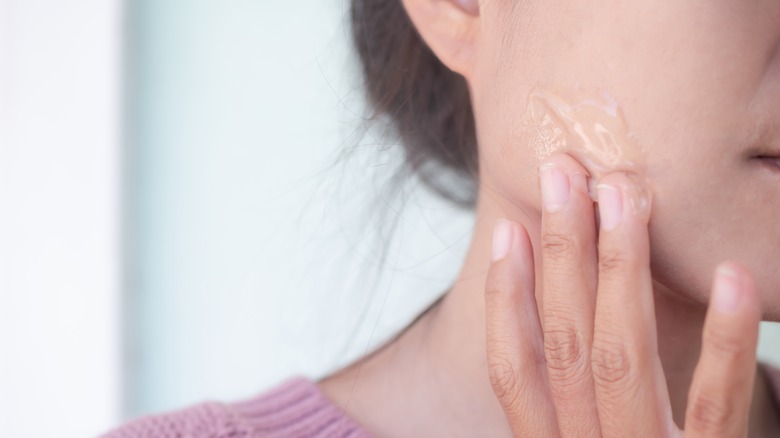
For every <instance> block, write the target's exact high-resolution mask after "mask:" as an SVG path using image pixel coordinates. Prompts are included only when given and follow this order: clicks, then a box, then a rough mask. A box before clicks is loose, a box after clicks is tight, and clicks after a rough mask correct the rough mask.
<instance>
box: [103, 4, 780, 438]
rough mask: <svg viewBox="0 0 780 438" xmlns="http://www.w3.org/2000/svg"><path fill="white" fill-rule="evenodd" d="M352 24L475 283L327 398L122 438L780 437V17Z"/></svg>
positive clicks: (388, 13) (618, 8) (302, 385)
mask: <svg viewBox="0 0 780 438" xmlns="http://www.w3.org/2000/svg"><path fill="white" fill-rule="evenodd" d="M352 6H353V27H354V35H355V41H356V46H357V48H358V52H359V54H360V57H361V61H362V66H363V72H364V76H365V79H366V86H367V90H368V96H369V98H370V102H371V103H372V104H373V106H374V108H375V109H376V111H377V114H378V115H379V116H382V117H388V118H390V119H391V121H392V123H393V124H394V126H395V128H396V130H397V132H398V133H399V135H400V137H401V139H402V141H403V144H404V146H405V148H406V149H407V157H408V161H409V165H410V166H411V167H412V168H413V169H415V170H417V171H418V172H420V175H421V176H422V177H423V178H424V179H425V180H426V181H427V182H428V183H429V184H431V186H432V187H434V188H435V189H436V190H438V191H439V192H441V193H442V194H443V195H445V196H447V197H449V198H451V199H453V201H455V202H460V203H464V204H470V203H472V202H473V201H475V202H473V205H474V208H475V209H476V217H477V221H476V225H475V228H474V235H473V240H472V244H471V247H470V249H469V252H468V255H467V258H466V261H465V263H464V265H463V267H462V269H461V272H460V275H459V276H458V278H457V280H456V282H455V283H454V285H453V287H452V288H451V290H450V291H449V292H448V293H447V294H446V296H445V297H444V298H443V299H442V300H441V301H440V302H438V303H437V304H436V305H435V306H433V307H432V308H431V309H429V311H427V312H426V313H425V314H423V315H422V316H421V317H420V318H418V320H417V321H415V323H414V324H412V326H410V327H409V328H408V329H407V330H406V331H405V332H404V333H402V334H401V335H400V336H399V337H397V338H396V339H395V340H393V341H392V342H390V343H389V344H388V345H386V346H385V347H383V348H382V349H381V350H379V351H378V352H375V353H374V354H373V355H371V356H370V357H367V358H365V359H363V360H361V361H360V362H358V363H355V364H353V365H352V366H350V367H348V368H346V369H344V370H341V371H339V372H338V373H335V374H334V375H332V376H329V377H328V378H326V379H323V380H322V381H320V382H317V383H313V382H309V381H307V380H305V379H294V380H291V381H289V382H287V383H285V384H283V385H281V386H280V387H278V388H277V389H275V390H274V391H272V392H270V393H268V394H265V395H262V396H260V397H258V398H256V399H253V400H249V401H246V402H242V403H238V404H233V405H223V404H204V405H200V406H196V407H193V408H191V409H188V410H185V411H182V412H178V413H173V414H169V415H164V416H158V417H151V418H147V419H142V420H139V421H136V422H134V423H131V424H129V425H128V426H126V427H124V428H121V429H119V430H117V431H115V432H113V433H112V434H109V436H138V435H142V434H144V433H148V434H151V435H154V436H181V435H184V436H226V437H227V436H231V437H232V436H262V437H265V436H269V437H270V436H272V437H282V436H328V437H330V436H336V437H342V436H353V437H355V436H369V435H374V436H388V437H412V436H420V437H436V436H446V437H452V436H469V437H483V436H487V437H502V436H507V437H508V436H541V437H548V436H564V437H585V436H620V437H625V436H652V437H655V436H672V435H682V434H683V433H684V434H685V435H690V436H707V437H732V436H745V435H749V436H780V419H779V417H780V414H779V413H778V411H779V409H778V406H779V404H778V393H780V375H778V374H777V372H776V371H773V370H771V369H770V368H769V367H765V366H758V365H757V364H756V360H755V348H756V342H757V340H756V338H757V330H758V322H759V320H760V319H762V318H763V319H766V320H775V321H777V320H780V291H778V289H777V285H778V284H780V270H778V269H777V260H778V256H779V255H780V222H778V221H776V219H775V218H776V213H777V212H778V211H780V105H778V104H777V103H778V102H780V2H777V1H774V0H755V1H744V0H678V1H666V2H650V1H642V0H634V1H627V2H616V1H612V0H591V1H587V2H586V1H582V0H560V1H556V2H550V1H545V0H527V1H516V0H493V1H488V0H483V1H478V0H404V1H403V2H398V1H396V0H353V1H352ZM453 175H454V176H455V177H456V178H460V181H465V182H466V183H467V185H466V186H465V187H464V186H463V185H456V184H455V183H454V182H453V180H452V178H448V177H449V176H453ZM468 184H471V186H469V185H468ZM469 187H472V188H474V190H469ZM594 201H595V202H596V203H595V204H594ZM651 268H652V271H651ZM651 272H652V274H651ZM683 429H684V432H682V430H683Z"/></svg>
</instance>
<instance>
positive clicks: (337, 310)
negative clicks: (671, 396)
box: [0, 0, 780, 437]
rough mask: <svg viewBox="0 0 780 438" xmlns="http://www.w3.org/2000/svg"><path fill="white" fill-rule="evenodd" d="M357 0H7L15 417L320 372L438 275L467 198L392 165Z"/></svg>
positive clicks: (90, 428) (349, 353)
mask: <svg viewBox="0 0 780 438" xmlns="http://www.w3.org/2000/svg"><path fill="white" fill-rule="evenodd" d="M347 8H348V2H347V1H346V0H316V1H315V0H301V1H298V2H294V3H289V4H287V3H285V2H270V1H267V0H261V1H258V0H254V1H250V0H221V1H217V0H189V1H186V2H185V1H183V0H154V1H152V0H131V1H127V2H121V1H119V0H70V1H68V2H62V1H55V0H0V351H2V356H1V357H0V430H2V431H3V432H2V434H3V436H13V437H27V436H30V437H40V436H58V437H71V436H72V437H84V436H94V435H96V434H98V433H100V432H102V431H105V430H107V429H109V428H111V427H113V426H115V425H116V424H117V423H119V422H120V421H123V420H125V419H127V418H131V417H134V416H137V415H142V414H145V413H149V412H154V411H160V410H170V409H176V408H179V407H183V406H185V405H188V404H192V403H195V402H199V401H203V400H207V399H212V400H225V401H230V400H237V399H240V398H244V397H250V396H253V395H255V394H258V393H260V392H262V391H263V390H264V389H266V388H268V387H270V386H272V385H274V384H275V383H277V382H278V381H279V380H281V379H284V378H286V377H288V376H290V375H293V374H302V375H306V376H309V377H312V378H317V377H319V376H322V375H323V374H325V373H327V372H329V371H331V370H333V369H335V368H337V367H339V366H341V365H343V364H345V363H348V362H350V361H352V360H354V359H355V358H357V357H359V356H361V355H363V354H365V353H366V352H367V351H371V350H372V349H373V348H374V347H375V346H377V345H379V344H381V343H382V342H383V341H384V340H386V339H387V338H388V337H389V336H392V335H393V334H394V333H396V332H397V331H398V330H399V329H400V328H401V327H403V326H405V325H406V324H407V323H408V322H409V321H411V320H412V319H413V318H414V317H415V316H416V315H417V313H419V312H420V311H421V310H422V309H424V308H425V307H427V306H428V305H429V304H430V303H431V302H433V301H434V300H435V299H436V298H438V297H439V296H440V295H441V294H442V293H443V292H444V291H445V290H446V288H447V287H448V286H449V284H450V282H451V281H452V280H453V278H454V276H455V273H456V272H457V270H458V267H459V265H460V263H461V261H462V258H463V255H464V253H465V249H466V247H467V244H468V240H469V238H470V229H471V226H472V220H473V217H472V215H471V214H470V213H468V212H463V211H460V210H458V209H456V208H455V207H453V206H451V205H449V204H447V203H446V202H444V201H441V200H439V199H438V198H436V197H435V196H434V195H432V194H431V193H429V192H427V191H426V190H425V189H424V188H422V187H421V186H420V184H419V181H417V180H415V179H414V178H404V179H398V178H395V176H396V171H397V169H398V165H399V163H400V156H399V154H398V152H399V148H398V147H396V145H395V144H393V140H392V139H391V138H389V136H387V135H386V133H385V132H383V131H382V129H381V128H377V127H374V128H372V127H370V126H368V125H367V123H366V121H365V119H364V117H363V115H364V107H363V103H362V94H361V87H360V80H359V78H358V75H357V70H356V68H355V63H354V61H355V60H354V58H353V57H352V55H351V53H350V48H349V28H348V22H347V21H346V13H347ZM761 342H762V345H761V350H760V355H761V357H762V358H764V359H765V360H769V361H774V362H775V363H779V364H780V348H778V345H780V330H778V327H777V325H774V326H770V325H765V326H763V327H762V341H761Z"/></svg>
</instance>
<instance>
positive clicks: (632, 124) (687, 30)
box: [468, 0, 780, 319]
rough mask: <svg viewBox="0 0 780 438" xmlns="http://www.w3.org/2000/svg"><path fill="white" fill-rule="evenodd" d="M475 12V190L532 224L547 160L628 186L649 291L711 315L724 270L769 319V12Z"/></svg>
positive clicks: (774, 198)
mask: <svg viewBox="0 0 780 438" xmlns="http://www.w3.org/2000/svg"><path fill="white" fill-rule="evenodd" d="M480 3H481V8H480V12H479V13H480V18H479V19H480V22H481V24H480V37H479V39H478V40H479V43H478V45H477V46H476V50H475V55H474V56H475V59H476V62H474V64H473V69H472V70H471V71H470V73H469V75H468V81H469V86H470V89H471V92H472V99H473V102H474V108H475V114H476V118H477V129H478V136H479V143H480V146H479V147H480V160H481V161H480V172H481V185H482V188H481V190H491V191H494V192H496V193H497V194H498V195H499V197H500V198H499V199H502V202H504V203H505V204H506V205H507V206H509V208H514V207H516V208H519V209H520V210H522V211H523V213H524V214H527V215H528V216H529V217H532V218H536V220H537V221H538V218H539V217H540V213H539V208H540V201H539V190H538V184H537V170H536V168H537V166H538V164H539V160H540V159H541V158H543V157H544V156H545V155H547V154H549V153H550V152H553V151H555V150H560V151H563V152H569V153H571V154H572V155H573V156H575V158H578V159H579V160H580V161H581V162H582V164H583V165H585V167H586V168H588V169H589V170H590V171H591V172H592V175H593V176H594V177H595V178H597V177H598V175H599V174H601V173H602V171H604V170H605V169H608V168H612V169H614V168H618V169H626V170H630V171H633V172H636V173H639V174H641V176H642V177H643V178H644V179H645V180H646V181H647V183H648V186H649V190H650V192H651V193H652V195H653V213H652V216H651V222H650V225H651V227H650V228H651V230H650V232H651V245H652V260H653V273H654V277H655V278H656V280H657V281H659V282H660V283H661V284H663V285H665V286H667V287H668V288H670V289H671V290H673V291H677V292H679V293H683V292H682V291H685V292H684V293H685V294H687V296H688V298H692V299H694V300H696V301H699V302H706V300H707V297H708V296H709V290H710V282H711V277H712V273H713V271H714V269H715V266H716V265H717V264H718V263H719V262H721V261H724V260H735V261H738V262H741V263H743V264H744V265H746V266H748V267H749V268H751V270H752V271H753V272H754V274H755V276H756V281H757V284H758V286H759V289H760V292H761V294H762V299H763V304H764V309H765V312H766V317H767V318H770V319H780V158H777V157H780V1H777V0H662V1H649V0H633V1H616V0H588V1H583V0H559V1H555V2H550V1H546V0H529V1H516V0H494V1H487V0H486V1H484V2H480ZM545 124H548V125H549V124H552V128H551V127H550V126H543V125H545ZM575 125H576V126H575ZM599 129H602V130H605V131H607V132H601V133H599V132H598V130H599ZM578 130H579V131H578ZM582 130H585V131H588V130H590V131H589V132H590V134H589V135H587V134H586V135H585V137H583V136H582V135H580V134H582V132H581V131H582ZM583 138H585V140H588V138H590V139H591V140H592V139H594V138H595V139H596V140H599V139H600V141H602V142H603V141H607V142H609V141H614V142H615V144H614V145H611V147H613V149H614V148H617V149H618V150H617V151H615V150H612V151H604V150H603V149H604V145H602V146H598V145H597V146H598V147H597V149H598V148H601V151H600V152H599V151H595V152H588V150H587V148H586V145H585V143H586V142H587V141H583ZM611 138H614V139H615V140H610V139H611ZM605 139H606V140H605ZM591 147H592V145H591ZM606 147H610V145H609V144H607V145H606ZM616 153H617V155H615V154H616ZM759 157H775V158H774V159H771V158H759Z"/></svg>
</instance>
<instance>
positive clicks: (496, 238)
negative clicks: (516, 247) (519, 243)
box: [493, 219, 514, 262]
mask: <svg viewBox="0 0 780 438" xmlns="http://www.w3.org/2000/svg"><path fill="white" fill-rule="evenodd" d="M513 237H514V236H513V232H512V223H511V222H509V221H508V220H506V219H499V220H498V221H497V222H496V225H495V227H493V261H494V262H495V261H496V260H501V259H503V258H504V257H506V255H507V254H509V250H510V249H511V248H512V238H513Z"/></svg>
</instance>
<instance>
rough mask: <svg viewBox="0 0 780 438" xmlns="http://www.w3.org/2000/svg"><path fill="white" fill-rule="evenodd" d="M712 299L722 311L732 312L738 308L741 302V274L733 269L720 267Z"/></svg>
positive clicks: (716, 275)
mask: <svg viewBox="0 0 780 438" xmlns="http://www.w3.org/2000/svg"><path fill="white" fill-rule="evenodd" d="M712 301H713V304H714V305H715V308H716V309H718V310H719V311H720V312H723V313H732V312H734V310H736V308H737V304H739V275H738V274H737V273H736V272H735V271H734V270H733V269H731V268H729V267H727V266H720V267H718V270H717V273H716V274H715V290H714V291H713V297H712Z"/></svg>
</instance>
